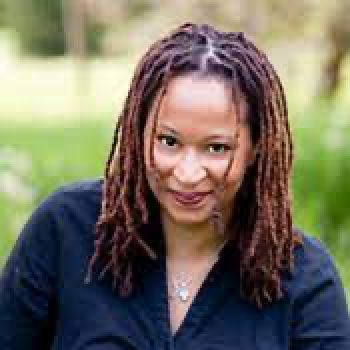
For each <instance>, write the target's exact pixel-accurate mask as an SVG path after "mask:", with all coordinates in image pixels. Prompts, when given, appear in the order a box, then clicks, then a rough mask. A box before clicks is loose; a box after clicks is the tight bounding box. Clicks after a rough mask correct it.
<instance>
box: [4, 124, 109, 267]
mask: <svg viewBox="0 0 350 350" xmlns="http://www.w3.org/2000/svg"><path fill="white" fill-rule="evenodd" d="M112 134H113V123H112V121H111V122H110V123H109V125H107V123H104V122H96V121H95V122H93V121H92V120H89V121H88V122H84V123H75V124H74V123H73V124H70V125H69V126H66V127H63V126H61V127H58V126H55V127H47V126H46V127H37V126H36V125H35V123H33V125H29V124H21V125H18V124H17V125H4V126H3V127H2V128H1V129H0V174H1V173H3V174H4V173H6V174H10V175H11V176H12V177H11V176H10V178H11V179H15V187H14V191H18V194H17V195H14V196H11V195H8V194H4V193H2V191H0V208H1V210H0V222H1V223H2V225H1V226H2V232H1V240H0V266H1V265H2V264H3V263H4V261H5V259H6V256H7V255H8V253H9V250H10V248H11V246H12V245H13V242H14V240H15V239H16V237H17V234H18V232H19V230H20V228H21V227H22V225H23V223H24V222H25V220H26V219H27V218H28V216H29V215H30V213H31V212H32V210H33V208H34V207H35V206H36V205H37V204H38V203H39V201H41V200H42V199H43V198H44V197H45V196H47V195H48V194H49V193H50V192H51V191H53V190H54V189H55V188H56V187H57V186H59V185H61V184H64V183H66V182H69V181H74V180H78V179H83V178H86V177H97V176H102V174H103V170H104V169H103V165H104V162H105V159H106V158H107V154H108V151H109V147H110V143H111V139H112ZM6 154H7V156H6ZM8 158H12V159H8ZM21 163H22V164H21ZM8 177H9V176H7V177H6V178H7V179H8ZM12 183H13V181H12V182H11V183H10V185H11V184H12ZM10 185H9V186H10ZM27 192H29V194H28V193H27Z"/></svg>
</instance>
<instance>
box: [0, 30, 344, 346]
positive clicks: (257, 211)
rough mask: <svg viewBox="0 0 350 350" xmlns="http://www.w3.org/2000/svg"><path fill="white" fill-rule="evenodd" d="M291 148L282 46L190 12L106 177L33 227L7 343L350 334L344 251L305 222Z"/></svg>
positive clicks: (14, 267)
mask: <svg viewBox="0 0 350 350" xmlns="http://www.w3.org/2000/svg"><path fill="white" fill-rule="evenodd" d="M292 158H293V146H292V140H291V134H290V131H289V125H288V118H287V107H286V102H285V96H284V92H283V88H282V85H281V83H280V81H279V78H278V76H277V74H276V72H275V71H274V69H273V67H272V65H271V64H270V63H269V61H268V59H267V57H266V56H265V55H264V54H263V53H262V52H261V51H260V50H259V49H257V48H256V47H255V46H254V45H253V44H252V43H251V42H250V41H249V40H247V39H246V38H245V36H244V35H243V34H242V33H224V32H220V31H218V30H216V29H214V28H213V27H211V26H208V25H196V24H191V23H186V24H184V25H182V26H180V27H179V28H177V29H176V30H174V31H173V32H171V33H170V34H169V35H168V36H166V37H164V38H163V39H161V40H159V41H157V42H156V43H154V44H153V45H152V46H151V47H150V48H149V50H148V51H147V52H146V54H145V55H144V56H143V57H142V59H141V61H140V62H139V64H138V66H137V68H136V71H135V74H134V77H133V79H132V82H131V86H130V90H129V93H128V96H127V99H126V102H125V105H124V109H123V111H122V113H121V115H120V118H119V120H118V125H117V128H116V132H115V136H114V141H113V146H112V150H111V152H110V155H109V158H108V161H107V164H106V171H105V176H104V179H103V181H100V180H97V181H85V182H79V183H75V184H71V185H67V186H64V187H63V188H60V189H59V190H57V191H56V192H55V193H54V194H53V195H51V196H50V197H49V198H47V199H46V200H45V201H44V202H43V203H42V204H41V205H40V206H39V207H38V209H37V210H36V211H35V212H34V214H33V216H32V217H31V219H30V220H29V221H28V223H27V224H26V226H25V227H24V229H23V231H22V233H21V235H20V237H19V240H18V241H17V243H16V246H15V248H14V249H13V251H12V254H11V256H10V258H9V260H8V262H7V265H6V267H5V270H4V273H3V275H2V277H1V282H0V288H1V289H0V348H1V349H11V350H12V349H55V350H58V349H64V350H78V349H84V350H92V349H94V350H97V349H103V350H108V349H142V350H144V349H190V348H191V349H201V350H205V349H207V350H209V349H217V350H219V349H222V350H224V349H247V350H248V349H249V350H251V349H269V350H270V349H276V350H277V349H281V350H282V349H286V350H287V349H293V350H297V349H298V350H316V349H317V350H318V349H324V350H325V349H337V350H345V349H350V334H349V333H350V325H349V316H348V312H347V306H346V302H345V298H344V292H343V289H342V286H341V282H340V280H339V277H338V274H337V272H336V270H335V268H334V265H333V262H332V260H331V258H330V257H329V255H328V253H327V252H326V250H325V249H324V248H323V246H322V245H320V243H319V242H318V241H316V240H315V239H313V238H311V237H309V236H307V235H305V234H303V233H302V232H300V231H297V230H295V229H293V228H292V219H291V213H290V202H289V195H288V183H289V175H290V170H291V165H292ZM95 224H96V225H95ZM94 235H95V237H94ZM84 282H85V283H84Z"/></svg>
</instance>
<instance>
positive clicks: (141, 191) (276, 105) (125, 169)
mask: <svg viewBox="0 0 350 350" xmlns="http://www.w3.org/2000/svg"><path fill="white" fill-rule="evenodd" d="M191 72H199V73H201V74H207V75H214V76H220V77H222V78H224V79H225V81H227V82H229V83H230V86H231V87H232V96H233V99H234V100H235V101H233V102H234V105H235V106H238V103H237V90H238V89H239V90H240V91H241V92H242V93H243V95H244V96H245V98H246V100H247V102H248V106H249V112H248V116H247V118H248V123H249V126H250V130H251V135H252V140H253V143H254V144H255V145H256V146H257V148H258V155H257V158H256V160H255V163H254V164H253V166H251V167H250V168H249V169H248V171H247V173H246V174H245V177H244V180H243V183H242V185H241V188H240V189H239V191H238V193H237V194H236V197H235V203H234V208H235V210H234V213H233V218H234V220H232V222H233V225H234V228H233V229H234V232H235V237H236V238H235V247H236V249H237V250H238V252H239V256H240V260H239V268H240V281H241V294H242V296H243V297H246V298H247V299H248V300H250V301H252V302H254V303H255V304H257V305H258V306H262V305H263V304H265V303H268V302H272V301H274V300H277V299H279V298H280V297H282V295H283V292H282V288H281V277H282V273H283V272H284V271H287V272H288V271H289V272H291V271H292V269H293V265H294V259H293V258H294V255H293V250H294V247H295V246H296V245H297V244H300V243H301V241H300V239H299V238H298V235H297V233H296V232H294V231H293V229H292V219H291V208H290V201H289V189H288V187H289V175H290V171H291V166H292V159H293V144H292V139H291V133H290V129H289V123H288V112H287V105H286V100H285V95H284V91H283V87H282V85H281V82H280V80H279V78H278V76H277V74H276V72H275V70H274V68H273V67H272V65H271V63H270V62H269V61H268V59H267V57H266V55H265V54H264V53H263V52H261V51H260V50H259V49H258V48H257V47H256V46H255V45H254V44H253V43H252V42H250V41H249V40H248V39H246V37H245V36H244V35H243V33H241V32H238V33H236V32H220V31H218V30H216V29H215V28H213V27H211V26H209V25H197V24H192V23H185V24H183V25H181V26H180V27H178V28H177V29H175V30H174V31H172V32H170V33H169V35H167V36H165V37H164V38H162V39H160V40H159V41H157V42H155V43H154V44H153V45H151V47H150V48H149V49H148V51H147V52H146V53H145V55H144V56H143V57H142V58H141V60H140V62H139V63H138V65H137V67H136V71H135V73H134V76H133V79H132V82H131V85H130V89H129V92H128V95H127V98H126V101H125V104H124V108H123V110H122V113H121V115H120V116H119V118H118V123H117V126H116V129H115V134H114V139H113V144H112V148H111V151H110V154H109V157H108V160H107V163H106V167H105V174H104V183H103V193H102V207H101V213H100V216H99V218H98V221H97V223H96V239H95V253H94V255H93V256H92V257H91V259H90V263H89V269H88V275H87V281H89V280H90V278H91V273H92V268H93V266H94V265H95V263H96V261H97V259H98V258H99V259H100V260H101V261H102V262H103V266H104V267H103V269H102V271H101V272H100V278H102V277H103V276H104V275H105V274H106V273H107V272H109V273H111V275H112V278H113V286H114V288H115V287H116V286H117V283H118V289H119V293H120V295H124V296H125V295H129V294H130V293H131V291H132V288H133V283H134V278H133V277H134V273H133V272H134V268H135V263H136V258H137V256H138V254H143V255H144V256H145V255H146V256H149V257H150V258H153V259H156V258H157V251H156V249H155V247H154V246H152V245H151V244H150V243H149V242H147V239H146V237H145V235H146V234H145V232H146V231H147V230H144V229H143V228H145V227H147V225H148V224H150V223H151V221H152V220H154V212H155V211H156V204H155V203H154V198H152V196H150V189H149V188H148V184H147V181H146V175H145V165H144V160H143V154H144V153H143V151H144V149H143V147H144V145H143V141H142V140H143V130H144V127H145V123H146V119H147V117H148V115H149V113H150V110H151V106H153V104H154V103H155V104H156V112H157V110H158V108H159V105H160V103H161V99H162V97H163V96H164V94H165V93H166V88H167V84H168V83H169V81H170V79H171V78H172V77H174V76H176V75H180V74H186V73H191ZM156 115H157V113H156ZM155 126H156V120H155V122H154V125H153V132H152V135H153V136H152V140H153V139H154V132H155ZM151 155H152V152H151ZM152 213H153V214H152ZM158 215H159V213H158Z"/></svg>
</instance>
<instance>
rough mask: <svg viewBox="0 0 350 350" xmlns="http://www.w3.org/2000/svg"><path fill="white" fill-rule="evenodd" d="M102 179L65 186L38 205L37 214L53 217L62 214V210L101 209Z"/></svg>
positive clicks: (87, 180)
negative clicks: (44, 213)
mask: <svg viewBox="0 0 350 350" xmlns="http://www.w3.org/2000/svg"><path fill="white" fill-rule="evenodd" d="M101 193H102V179H86V180H81V181H76V182H71V183H67V184H64V185H62V186H60V187H58V188H57V189H56V190H54V191H53V192H52V193H51V194H49V195H48V196H47V197H46V198H45V199H43V200H42V202H41V203H40V204H39V205H38V207H37V208H36V211H35V212H39V213H40V212H46V213H47V214H50V215H51V216H55V215H56V214H62V210H68V211H71V212H73V211H79V210H82V209H88V208H90V210H92V211H94V210H96V209H98V208H99V206H100V202H101Z"/></svg>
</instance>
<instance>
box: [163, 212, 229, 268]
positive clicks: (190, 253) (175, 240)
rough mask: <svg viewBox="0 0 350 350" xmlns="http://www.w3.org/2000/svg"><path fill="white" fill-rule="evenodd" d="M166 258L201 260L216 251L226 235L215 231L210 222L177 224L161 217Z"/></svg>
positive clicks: (183, 260)
mask: <svg viewBox="0 0 350 350" xmlns="http://www.w3.org/2000/svg"><path fill="white" fill-rule="evenodd" d="M162 226H163V232H164V238H165V248H166V255H167V258H168V260H171V261H182V262H186V261H187V262H188V261H192V262H193V261H198V262H199V261H201V260H203V259H206V258H207V257H208V256H211V255H212V254H213V253H215V252H216V251H218V250H219V249H220V247H221V246H222V245H223V244H224V242H225V241H226V236H224V235H222V234H219V233H218V232H216V231H215V229H214V227H213V225H212V224H211V223H202V224H195V225H194V224H188V225H186V224H183V225H179V223H178V222H176V223H175V222H174V221H173V220H171V218H169V217H168V216H163V217H162Z"/></svg>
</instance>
